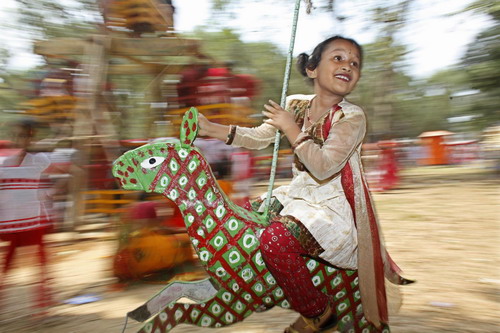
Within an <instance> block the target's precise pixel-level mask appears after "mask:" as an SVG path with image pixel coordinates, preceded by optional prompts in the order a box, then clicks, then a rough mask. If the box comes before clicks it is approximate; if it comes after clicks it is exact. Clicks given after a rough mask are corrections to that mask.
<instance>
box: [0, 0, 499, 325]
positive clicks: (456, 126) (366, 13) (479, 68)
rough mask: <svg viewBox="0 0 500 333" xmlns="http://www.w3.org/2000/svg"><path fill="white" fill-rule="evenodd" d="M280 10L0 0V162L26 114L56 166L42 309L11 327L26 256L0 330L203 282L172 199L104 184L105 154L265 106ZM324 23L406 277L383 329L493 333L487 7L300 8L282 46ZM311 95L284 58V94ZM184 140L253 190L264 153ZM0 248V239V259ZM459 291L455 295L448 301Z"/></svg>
mask: <svg viewBox="0 0 500 333" xmlns="http://www.w3.org/2000/svg"><path fill="white" fill-rule="evenodd" d="M293 6H294V4H293V1H287V0H278V1H264V0H256V1H252V2H244V1H240V0H210V1H202V0H191V1H176V0H172V1H170V0H58V1H54V0H37V1H26V0H2V2H1V4H0V29H1V31H2V34H1V35H0V41H1V43H0V64H1V66H0V125H1V126H2V127H1V128H2V129H1V131H0V148H1V149H0V161H3V160H4V159H6V158H7V157H9V156H11V155H12V154H14V153H15V152H16V150H15V149H13V147H12V137H11V134H10V132H9V130H8V129H9V126H10V125H9V124H11V122H12V121H14V120H16V119H20V118H26V117H30V118H32V119H35V120H36V121H37V122H38V124H39V125H40V128H41V130H40V131H38V132H37V138H36V140H35V141H36V144H35V145H34V147H33V148H32V149H34V150H35V151H40V152H42V151H43V152H46V153H48V154H49V155H50V156H51V160H52V163H53V167H54V168H53V169H57V170H58V172H53V173H51V174H50V175H49V176H48V179H49V180H50V182H51V183H52V184H53V185H55V184H57V187H58V190H57V193H56V195H55V196H54V197H53V198H52V201H51V202H50V207H51V214H52V219H53V221H54V223H55V225H54V229H53V231H52V232H51V233H50V234H49V235H47V238H48V241H49V244H50V249H51V256H50V258H49V262H51V266H50V267H51V271H52V276H53V292H54V295H55V299H56V302H55V303H54V304H52V306H51V307H50V309H49V314H51V315H50V316H48V317H44V318H43V319H42V320H36V321H33V322H32V321H23V320H22V318H25V317H26V318H31V316H30V311H26V309H25V305H26V304H30V303H29V302H30V299H29V297H31V296H30V292H29V289H30V285H31V284H32V283H33V282H32V275H33V274H36V273H35V271H33V270H30V265H33V262H31V261H30V259H26V258H28V257H29V256H19V258H18V259H16V260H17V264H16V266H15V270H14V273H12V274H11V275H10V276H9V277H7V280H6V281H7V283H6V287H5V288H4V296H3V297H2V298H0V331H1V332H4V331H5V332H20V331H26V332H28V331H33V328H34V327H35V328H36V329H37V330H39V331H44V330H45V329H48V327H50V331H51V332H59V329H60V331H61V332H62V331H63V330H67V329H69V328H71V329H72V331H75V332H77V331H78V330H77V329H82V330H81V332H88V331H89V330H91V329H94V330H96V329H97V331H99V328H103V329H104V328H114V329H117V330H118V329H119V328H120V327H121V324H122V322H121V320H122V318H123V316H125V313H126V312H128V311H130V310H132V309H133V308H135V307H136V306H138V305H139V304H141V302H142V301H145V300H146V299H147V298H148V297H149V296H150V295H152V294H154V292H155V291H156V290H157V289H158V286H157V285H156V284H157V283H166V282H167V281H169V280H170V279H172V278H173V277H176V278H177V279H178V278H182V279H186V280H189V279H198V278H200V276H203V274H204V273H203V270H202V269H201V268H200V266H199V265H198V263H197V260H196V258H195V256H194V254H193V253H192V252H191V250H190V244H189V237H188V236H187V234H186V232H185V228H184V224H183V220H182V217H181V216H180V213H179V211H178V209H177V208H176V207H174V206H173V205H172V204H171V203H169V202H167V201H166V199H164V198H161V197H158V196H152V195H144V194H142V193H138V192H130V191H124V190H121V189H119V186H118V184H117V183H116V182H115V180H114V179H113V177H112V175H111V172H110V167H111V164H112V162H113V161H114V160H115V159H116V157H118V156H119V155H121V154H122V153H123V152H125V151H127V150H129V149H133V148H135V147H138V146H140V145H142V144H145V143H147V142H149V141H151V140H155V139H158V138H168V137H178V133H179V129H178V128H179V124H180V119H181V116H182V114H183V113H184V112H185V111H186V110H187V108H189V107H191V106H196V107H198V109H199V110H200V111H201V112H202V113H204V114H205V115H206V116H207V117H208V118H209V119H211V120H213V121H216V122H220V123H224V124H237V125H242V126H255V125H258V124H260V123H261V122H262V115H261V110H262V105H263V104H264V103H265V102H266V101H267V100H268V99H273V100H275V101H279V100H280V96H281V89H282V85H283V75H284V67H285V62H286V52H287V48H288V44H289V40H290V30H291V21H292V14H293V13H292V12H293ZM309 9H310V13H307V11H309ZM336 34H341V35H344V36H346V37H351V38H354V39H356V40H357V41H358V42H360V44H362V46H363V48H364V52H365V58H364V63H363V71H362V78H361V80H360V83H359V84H358V87H357V88H356V90H355V91H354V92H353V93H352V94H351V96H349V100H351V101H352V102H354V103H355V104H358V105H360V106H362V107H363V109H364V110H365V112H366V114H367V116H368V134H367V136H366V139H365V143H364V145H363V161H364V167H365V171H366V174H367V177H368V180H369V183H370V188H371V190H372V191H373V193H374V196H375V200H376V201H377V204H378V210H379V214H380V215H381V217H382V218H381V220H382V224H383V225H384V230H385V233H386V238H387V242H388V247H389V249H390V250H391V251H392V253H394V254H393V257H395V258H396V259H398V260H396V261H397V262H402V267H403V268H404V269H406V270H408V271H409V273H410V275H411V277H416V278H417V280H419V281H420V284H416V285H415V286H412V287H408V289H407V290H409V291H408V292H407V294H408V297H407V299H408V300H409V301H408V303H407V305H406V307H403V312H402V314H401V315H400V316H399V317H396V319H395V326H394V327H395V328H394V331H399V332H421V331H422V327H419V326H418V325H417V326H415V321H416V320H417V319H418V320H419V321H420V324H421V325H424V326H425V327H426V330H429V331H435V332H438V331H445V330H446V329H447V328H449V327H452V328H451V330H449V331H450V332H451V331H454V329H453V327H457V329H458V328H460V330H461V331H466V332H468V331H470V332H494V331H496V329H497V328H498V325H500V323H499V322H498V318H497V317H496V316H497V315H495V314H494V312H495V311H494V310H495V309H497V310H498V295H499V294H498V291H499V290H498V286H499V283H500V274H499V271H498V267H500V265H499V263H498V258H497V257H498V253H499V248H498V246H497V245H495V244H498V241H499V240H500V233H499V227H498V221H499V219H498V217H499V216H498V212H497V210H498V208H495V207H498V204H499V202H498V198H499V196H498V194H499V193H498V184H499V182H498V175H499V173H500V109H499V105H500V84H499V83H500V82H499V80H500V79H499V77H500V42H499V35H500V3H499V2H498V1H473V0H459V1H444V0H433V1H431V0H413V1H398V0H389V1H387V0H385V1H382V0H351V1H347V0H313V1H312V2H311V1H304V2H303V3H302V8H301V12H300V19H299V24H298V28H297V38H296V43H295V50H294V55H297V54H299V53H301V52H308V53H310V52H311V51H312V49H313V47H314V46H315V45H316V44H317V43H319V42H321V41H322V40H323V39H325V38H328V37H329V36H332V35H336ZM310 92H311V88H310V87H309V86H308V85H307V84H306V83H305V81H304V79H303V78H302V77H301V76H300V75H299V74H298V72H297V71H296V70H295V68H293V69H292V75H291V79H290V86H289V90H288V94H295V93H306V94H307V93H310ZM195 144H196V145H198V146H199V147H200V149H202V151H203V152H204V154H205V156H206V158H207V160H208V161H209V162H210V164H211V166H212V169H213V171H214V174H215V176H216V177H217V179H218V180H219V182H220V184H221V187H222V188H223V189H224V190H225V191H226V193H227V194H228V195H229V196H230V198H231V199H232V200H233V201H235V202H236V203H238V204H241V205H243V204H245V202H246V201H247V200H248V199H249V198H252V197H255V196H256V195H258V194H259V193H261V192H264V191H266V189H267V187H266V186H267V183H268V178H269V171H270V164H271V154H272V148H269V149H267V150H263V151H257V152H254V151H252V152H249V151H246V150H241V149H235V148H231V147H228V146H225V145H224V144H223V143H220V142H217V141H214V140H211V139H209V138H198V139H197V140H196V142H195ZM279 156H280V157H279V162H278V169H277V176H278V180H277V184H278V185H279V184H280V183H285V182H287V180H288V179H289V178H290V177H291V169H290V167H291V163H292V160H293V157H292V155H291V150H290V149H289V144H288V142H286V140H282V142H281V147H280V155H279ZM61 184H62V185H61ZM6 246H7V242H0V249H2V253H4V252H5V251H3V249H5V248H6ZM20 251H21V253H30V251H32V250H31V249H30V248H27V249H21V250H20ZM23 251H24V252H23ZM138 251H139V252H140V253H142V254H144V253H147V254H148V255H145V256H137V253H138ZM141 251H142V252H141ZM464 251H465V252H464ZM424 253H425V254H424ZM495 254H496V255H495ZM144 258H146V259H144ZM443 263H446V264H443ZM83 267H84V268H83ZM422 267H426V268H425V269H424V268H422ZM429 267H441V270H436V269H429ZM82 268H83V271H82ZM465 270H467V271H468V274H469V275H468V276H469V278H464V275H463V274H462V273H459V272H463V271H465ZM455 273H456V274H455ZM450 276H453V277H454V278H455V279H456V281H454V280H453V279H451V278H450ZM76 277H78V278H79V283H75V278H76ZM436 279H437V280H442V284H439V283H438V284H437V285H436V284H433V283H432V281H433V280H434V281H435V280H436ZM427 283H428V284H427ZM476 283H477V285H476ZM473 285H474V287H472V286H473ZM458 286H461V288H462V289H461V292H462V293H464V294H460V293H459V294H454V296H453V295H452V294H453V293H457V292H458V291H457V290H458V289H459V288H458ZM464 286H466V287H464ZM412 288H413V289H412ZM5 290H6V292H5ZM0 291H1V290H0ZM450 292H451V293H452V294H450ZM19 295H21V296H22V297H20V298H19ZM450 295H451V296H450ZM481 295H483V296H481ZM481 297H482V298H481ZM472 300H476V301H479V302H480V304H481V306H480V308H481V310H478V307H476V306H472V305H470V304H469V301H472ZM465 304H466V305H465ZM85 306H87V308H85ZM81 309H85V310H84V311H83V313H82V312H81V311H82V310H81ZM488 309H489V310H488ZM497 313H498V311H497ZM259 315H264V314H259ZM285 317H286V316H285ZM292 317H293V315H292ZM292 317H290V318H292ZM464 317H466V318H467V320H465V321H464V319H463V318H464ZM280 318H281V319H282V320H283V323H281V322H279V324H277V323H275V322H273V320H277V319H276V316H274V317H273V318H267V319H265V320H259V319H256V320H254V321H251V320H250V321H249V323H243V324H241V325H247V326H239V327H240V328H238V329H240V330H241V331H245V332H274V331H273V329H275V331H276V332H278V331H280V330H276V327H280V326H283V325H285V323H286V322H288V320H286V319H283V317H280ZM423 318H425V319H423ZM266 320H268V321H267V322H266ZM266 323H267V324H266ZM452 323H453V324H452ZM468 323H470V327H469V326H468V325H469V324H468ZM82 325H83V326H82ZM85 325H87V326H85ZM426 325H427V326H426ZM450 325H451V326H450ZM453 325H457V326H453ZM464 325H465V328H464ZM2 327H4V328H2ZM137 327H138V326H137V324H136V326H135V328H136V329H137ZM478 327H479V328H478ZM2 329H4V330H2ZM74 329H76V330H74ZM190 330H192V331H193V332H195V331H196V332H197V331H199V329H198V330H197V328H186V330H185V332H188V331H189V332H190ZM130 331H132V329H131V330H130ZM181 331H182V328H179V332H181ZM230 331H231V330H229V331H227V332H230ZM233 331H234V330H233ZM78 332H79V331H78Z"/></svg>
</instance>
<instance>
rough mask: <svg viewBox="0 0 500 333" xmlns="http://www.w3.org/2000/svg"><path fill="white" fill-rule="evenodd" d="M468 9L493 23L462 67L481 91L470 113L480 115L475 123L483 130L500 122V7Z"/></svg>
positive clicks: (487, 5)
mask: <svg viewBox="0 0 500 333" xmlns="http://www.w3.org/2000/svg"><path fill="white" fill-rule="evenodd" d="M468 9H469V10H473V11H475V12H479V13H484V14H487V15H488V16H489V17H490V18H491V19H492V20H493V26H492V27H489V28H488V29H486V30H484V31H482V32H481V33H480V34H479V35H478V36H477V37H476V39H475V40H474V41H473V42H472V43H471V44H470V45H469V46H468V48H467V51H466V53H465V55H464V57H463V59H462V63H461V65H462V66H463V68H464V69H465V72H466V73H467V78H468V80H469V82H470V87H471V88H472V89H478V90H479V91H480V94H478V95H477V96H476V98H475V99H474V100H473V101H472V103H471V108H470V110H468V112H469V113H479V114H480V115H481V116H480V117H478V118H477V119H476V126H477V127H478V128H480V129H481V128H484V127H487V126H489V125H492V124H495V123H499V122H500V108H499V105H500V42H499V40H500V5H499V4H498V2H495V1H493V2H491V3H485V2H483V1H477V2H475V3H473V4H472V5H471V6H469V7H468Z"/></svg>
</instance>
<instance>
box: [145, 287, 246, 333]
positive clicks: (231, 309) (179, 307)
mask: <svg viewBox="0 0 500 333" xmlns="http://www.w3.org/2000/svg"><path fill="white" fill-rule="evenodd" d="M254 310H255V305H254V304H252V303H248V302H246V301H245V300H244V299H243V298H242V297H241V295H239V294H236V293H233V292H231V291H228V290H225V289H220V290H219V291H218V292H217V295H216V296H215V297H213V298H212V299H211V300H209V301H207V302H205V303H201V304H187V303H174V304H171V305H169V306H167V307H166V308H165V309H164V310H163V311H161V312H160V313H159V314H158V315H157V316H155V317H154V318H153V319H151V320H150V321H149V322H148V323H147V324H146V325H144V326H143V327H142V329H141V330H140V331H139V333H167V332H169V331H170V330H172V329H173V328H174V327H175V326H177V325H178V324H191V325H197V326H200V327H211V328H218V327H224V326H228V325H232V324H235V323H237V322H240V321H242V320H243V319H245V318H246V317H248V316H249V315H250V314H252V313H253V312H254Z"/></svg>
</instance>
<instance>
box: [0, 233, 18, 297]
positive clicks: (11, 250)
mask: <svg viewBox="0 0 500 333" xmlns="http://www.w3.org/2000/svg"><path fill="white" fill-rule="evenodd" d="M4 240H9V247H8V248H7V253H6V254H5V258H4V263H3V268H2V275H1V276H0V307H1V306H2V304H3V302H4V294H5V290H4V289H5V286H4V284H5V279H6V277H7V272H8V271H9V270H10V269H11V268H12V263H13V259H14V254H15V253H16V248H17V247H18V246H19V238H18V236H17V234H10V235H8V236H6V237H5V238H4Z"/></svg>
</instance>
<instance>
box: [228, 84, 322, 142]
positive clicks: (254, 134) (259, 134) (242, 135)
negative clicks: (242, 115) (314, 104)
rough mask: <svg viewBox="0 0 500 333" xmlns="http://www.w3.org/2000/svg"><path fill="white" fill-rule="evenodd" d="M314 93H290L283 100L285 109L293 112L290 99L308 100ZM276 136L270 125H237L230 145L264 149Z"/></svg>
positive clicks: (274, 129) (273, 128)
mask: <svg viewBox="0 0 500 333" xmlns="http://www.w3.org/2000/svg"><path fill="white" fill-rule="evenodd" d="M313 97H314V95H302V94H297V95H290V96H287V98H286V101H285V105H286V106H285V109H286V110H287V111H288V112H295V110H293V108H292V106H291V103H292V101H294V100H295V101H298V100H305V101H309V100H311V99H312V98H313ZM275 137H276V128H275V127H274V126H272V125H269V124H266V123H262V124H261V125H260V126H257V127H237V129H236V133H235V136H234V140H233V142H232V144H231V145H233V146H235V147H243V148H247V149H264V148H266V147H267V146H269V145H270V144H272V143H274V138H275Z"/></svg>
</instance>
